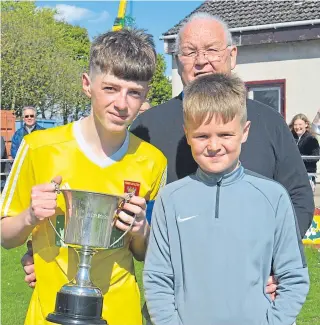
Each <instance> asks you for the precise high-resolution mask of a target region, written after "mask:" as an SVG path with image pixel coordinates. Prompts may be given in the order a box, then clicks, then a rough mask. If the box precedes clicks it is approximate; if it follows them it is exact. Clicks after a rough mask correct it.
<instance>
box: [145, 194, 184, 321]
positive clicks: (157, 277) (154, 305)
mask: <svg viewBox="0 0 320 325" xmlns="http://www.w3.org/2000/svg"><path fill="white" fill-rule="evenodd" d="M168 213H170V208H169V207H168V205H166V207H164V203H163V199H162V196H161V195H159V197H158V198H157V199H156V202H155V205H154V208H153V212H152V219H151V220H152V225H151V233H150V239H149V244H148V250H147V255H146V259H145V265H144V270H143V284H144V290H145V298H146V303H147V307H148V310H149V314H150V318H151V321H152V323H153V324H154V325H182V323H181V321H180V319H179V316H178V313H177V310H176V307H175V296H174V274H173V268H172V264H171V257H170V243H169V238H168V229H167V223H166V214H168Z"/></svg>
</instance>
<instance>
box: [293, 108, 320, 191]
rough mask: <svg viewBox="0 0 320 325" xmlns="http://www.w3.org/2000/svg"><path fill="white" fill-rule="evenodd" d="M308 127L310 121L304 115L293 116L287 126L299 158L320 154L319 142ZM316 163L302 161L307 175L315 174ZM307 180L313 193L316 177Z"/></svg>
mask: <svg viewBox="0 0 320 325" xmlns="http://www.w3.org/2000/svg"><path fill="white" fill-rule="evenodd" d="M310 125H311V123H310V121H309V120H308V118H307V117H306V116H305V115H304V114H297V115H295V116H294V117H293V119H292V121H291V123H290V124H289V127H290V130H291V132H292V134H293V136H294V138H295V140H296V143H297V146H298V149H299V151H300V154H301V156H318V155H319V153H320V151H319V142H318V140H317V139H316V138H315V137H314V136H313V134H312V132H311V130H310ZM317 161H318V160H314V159H312V160H311V159H310V160H304V161H303V162H304V165H305V166H306V169H307V172H308V174H315V173H316V172H317ZM309 179H310V184H311V187H312V190H313V191H314V190H315V185H316V177H315V175H309Z"/></svg>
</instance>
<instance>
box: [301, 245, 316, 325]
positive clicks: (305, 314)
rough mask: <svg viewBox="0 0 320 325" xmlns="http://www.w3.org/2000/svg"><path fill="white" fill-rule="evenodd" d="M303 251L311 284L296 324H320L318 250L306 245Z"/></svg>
mask: <svg viewBox="0 0 320 325" xmlns="http://www.w3.org/2000/svg"><path fill="white" fill-rule="evenodd" d="M305 253H306V257H307V262H308V267H309V275H310V282H311V285H310V291H309V294H308V297H307V301H306V303H305V304H304V306H303V308H302V310H301V313H300V315H299V316H298V319H297V325H315V324H320V311H319V310H320V252H319V251H318V250H317V249H314V248H312V247H306V248H305Z"/></svg>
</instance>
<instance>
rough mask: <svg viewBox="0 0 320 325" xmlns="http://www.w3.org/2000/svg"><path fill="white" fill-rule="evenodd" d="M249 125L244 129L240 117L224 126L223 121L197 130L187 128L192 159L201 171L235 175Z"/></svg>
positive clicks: (215, 120) (215, 121)
mask: <svg viewBox="0 0 320 325" xmlns="http://www.w3.org/2000/svg"><path fill="white" fill-rule="evenodd" d="M249 128H250V122H249V121H247V122H246V123H245V125H244V126H242V125H241V122H240V117H239V116H236V117H235V118H234V119H233V120H232V121H229V122H227V123H223V121H222V119H221V118H219V117H218V118H216V116H213V118H212V120H211V121H210V122H208V120H206V122H204V123H202V124H201V125H200V126H199V127H194V126H193V125H192V123H191V124H190V125H187V126H185V132H186V137H187V141H188V144H189V145H190V146H191V151H192V156H193V158H194V160H195V161H196V163H197V164H198V165H199V166H200V168H201V169H202V170H204V171H206V172H208V173H222V172H226V171H227V172H230V171H232V170H233V169H234V168H235V167H236V166H237V163H238V160H239V156H240V152H241V144H242V143H244V142H245V141H246V140H247V137H248V133H249Z"/></svg>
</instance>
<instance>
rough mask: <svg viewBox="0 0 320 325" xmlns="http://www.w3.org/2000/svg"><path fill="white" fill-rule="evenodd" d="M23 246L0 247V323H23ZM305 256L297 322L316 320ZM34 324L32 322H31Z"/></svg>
mask: <svg viewBox="0 0 320 325" xmlns="http://www.w3.org/2000/svg"><path fill="white" fill-rule="evenodd" d="M24 252H25V248H24V247H20V248H16V249H12V250H10V251H6V250H4V249H2V248H1V286H2V290H1V314H2V315H1V318H2V319H1V322H0V324H1V325H23V321H24V317H25V314H26V310H27V307H28V302H29V299H30V296H31V293H32V289H30V288H29V287H28V286H27V285H26V284H25V283H24V281H23V278H24V273H23V270H22V268H21V266H20V258H21V256H22V254H23V253H24ZM306 256H307V260H308V265H309V271H310V277H311V289H310V293H309V295H308V298H307V302H306V303H305V305H304V307H303V309H302V312H301V314H300V315H299V318H298V320H297V325H319V324H320V311H319V310H320V307H319V306H320V253H319V252H318V250H316V249H313V248H311V247H306ZM141 270H142V264H141V263H137V264H136V273H137V279H138V282H139V284H140V285H141ZM35 325H36V324H35Z"/></svg>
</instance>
